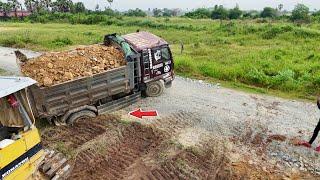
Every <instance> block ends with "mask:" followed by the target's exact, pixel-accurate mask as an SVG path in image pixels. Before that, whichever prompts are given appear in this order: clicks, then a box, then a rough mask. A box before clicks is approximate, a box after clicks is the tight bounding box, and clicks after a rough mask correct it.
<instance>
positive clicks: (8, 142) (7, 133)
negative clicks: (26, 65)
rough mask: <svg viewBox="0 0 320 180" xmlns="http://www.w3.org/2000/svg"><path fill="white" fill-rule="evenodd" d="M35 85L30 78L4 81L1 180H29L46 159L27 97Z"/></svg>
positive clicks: (0, 124) (0, 101)
mask: <svg viewBox="0 0 320 180" xmlns="http://www.w3.org/2000/svg"><path fill="white" fill-rule="evenodd" d="M35 83H36V81H34V80H32V79H30V78H26V77H21V78H17V77H0V180H2V179H5V180H7V179H8V180H9V179H27V178H29V177H31V175H32V174H33V173H34V172H35V171H36V169H37V167H38V165H39V163H40V162H41V161H42V159H43V158H42V157H43V154H44V151H43V150H42V147H41V144H40V142H41V140H40V135H39V133H38V130H37V128H36V127H35V126H34V123H35V120H34V117H33V115H32V110H31V108H30V106H29V102H28V98H27V95H26V88H27V87H29V86H31V85H33V84H35Z"/></svg>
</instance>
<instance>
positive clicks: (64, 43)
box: [51, 37, 73, 47]
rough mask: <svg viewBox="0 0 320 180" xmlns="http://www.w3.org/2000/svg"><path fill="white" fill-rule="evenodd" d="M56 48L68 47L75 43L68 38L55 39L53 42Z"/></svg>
mask: <svg viewBox="0 0 320 180" xmlns="http://www.w3.org/2000/svg"><path fill="white" fill-rule="evenodd" d="M51 43H52V44H53V45H54V46H61V47H63V46H67V45H72V44H73V42H72V41H71V40H70V39H69V38H67V37H64V38H60V37H59V38H56V39H54V40H53V41H52V42H51Z"/></svg>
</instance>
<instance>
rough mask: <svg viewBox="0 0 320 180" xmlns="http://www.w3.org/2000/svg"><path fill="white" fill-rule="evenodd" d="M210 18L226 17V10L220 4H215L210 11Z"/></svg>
mask: <svg viewBox="0 0 320 180" xmlns="http://www.w3.org/2000/svg"><path fill="white" fill-rule="evenodd" d="M211 18H212V19H227V18H228V10H227V9H225V8H224V7H223V6H222V5H220V6H218V5H215V7H214V9H213V11H212V13H211Z"/></svg>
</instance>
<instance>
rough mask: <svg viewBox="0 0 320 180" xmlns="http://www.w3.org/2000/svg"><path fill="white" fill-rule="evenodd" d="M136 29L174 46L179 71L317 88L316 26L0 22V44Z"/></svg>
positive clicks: (280, 91) (64, 41)
mask: <svg viewBox="0 0 320 180" xmlns="http://www.w3.org/2000/svg"><path fill="white" fill-rule="evenodd" d="M137 29H140V30H147V31H151V32H152V33H154V34H157V35H159V36H161V37H163V38H165V39H166V40H167V41H169V42H170V44H172V49H173V52H174V57H175V62H176V72H177V73H178V74H180V75H183V76H188V77H196V78H201V79H206V80H208V81H214V82H222V83H223V84H224V85H225V86H228V87H235V88H240V89H246V90H252V91H255V92H260V93H271V94H277V95H280V96H289V97H295V98H303V99H313V98H314V97H315V95H317V94H318V92H320V62H319V61H320V51H319V50H320V41H319V40H320V24H308V25H303V26H296V25H294V24H291V23H287V22H265V21H261V22H259V20H256V21H253V20H250V21H249V20H248V21H222V22H220V21H213V20H191V19H186V18H170V19H168V18H122V19H111V20H110V22H109V21H108V22H106V23H102V24H100V25H71V24H31V23H6V22H2V23H1V22H0V46H9V47H19V48H27V49H32V50H36V51H49V50H62V49H67V48H70V47H73V46H76V45H80V44H84V45H85V44H92V43H98V42H102V39H103V35H105V34H108V33H113V32H117V33H120V34H125V33H129V32H134V31H136V30H137ZM181 42H183V44H184V47H185V50H184V52H183V53H182V54H181V52H180V43H181Z"/></svg>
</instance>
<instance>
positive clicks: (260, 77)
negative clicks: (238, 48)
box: [246, 68, 269, 86]
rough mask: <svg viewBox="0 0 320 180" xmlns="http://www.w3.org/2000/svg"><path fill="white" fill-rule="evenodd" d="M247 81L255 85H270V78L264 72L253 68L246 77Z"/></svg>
mask: <svg viewBox="0 0 320 180" xmlns="http://www.w3.org/2000/svg"><path fill="white" fill-rule="evenodd" d="M246 79H247V80H248V81H249V82H250V83H253V84H255V85H263V86H265V85H268V84H269V82H268V76H267V75H266V74H265V73H264V72H263V71H262V70H258V69H256V68H253V69H251V70H250V71H249V73H248V74H247V75H246Z"/></svg>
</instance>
